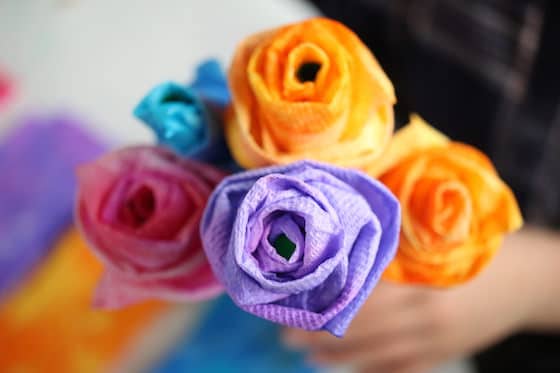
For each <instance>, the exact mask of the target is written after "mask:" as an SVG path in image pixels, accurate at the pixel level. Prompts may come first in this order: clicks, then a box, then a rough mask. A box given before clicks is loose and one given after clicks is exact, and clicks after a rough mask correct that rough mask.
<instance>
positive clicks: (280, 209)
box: [200, 161, 400, 337]
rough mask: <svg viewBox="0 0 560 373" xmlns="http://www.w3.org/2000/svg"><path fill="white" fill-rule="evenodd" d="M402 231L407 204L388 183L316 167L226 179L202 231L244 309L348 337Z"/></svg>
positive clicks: (215, 266)
mask: <svg viewBox="0 0 560 373" xmlns="http://www.w3.org/2000/svg"><path fill="white" fill-rule="evenodd" d="M399 228H400V207H399V203H398V201H397V200H396V198H395V197H394V196H393V195H392V194H391V192H390V191H389V190H388V189H387V188H385V187H384V186H383V185H382V184H381V183H379V182H378V181H376V180H373V179H371V178H370V177H369V176H367V175H365V174H363V173H361V172H359V171H356V170H351V169H343V168H339V167H334V166H330V165H326V164H321V163H317V162H310V161H301V162H297V163H293V164H290V165H287V166H281V167H270V168H262V169H258V170H253V171H248V172H242V173H238V174H236V175H233V176H229V177H227V178H225V179H224V180H223V181H222V182H221V183H220V184H219V185H218V187H217V188H216V190H215V191H214V192H213V194H212V195H211V197H210V199H209V201H208V205H207V206H206V210H205V212H204V216H203V219H202V222H201V227H200V229H201V236H202V240H203V246H204V250H205V251H206V254H207V256H208V260H209V262H210V265H211V267H212V270H213V271H214V273H215V275H216V276H217V278H218V279H219V280H220V281H221V282H222V284H223V285H224V286H225V288H226V290H227V292H228V293H229V295H230V296H231V297H232V299H233V300H234V302H235V303H236V304H237V305H238V306H240V307H241V308H242V309H244V310H246V311H248V312H250V313H253V314H255V315H257V316H260V317H263V318H265V319H268V320H271V321H274V322H277V323H280V324H284V325H288V326H292V327H297V328H303V329H306V330H320V329H324V330H327V331H329V332H331V333H332V334H334V335H336V336H339V337H340V336H342V335H343V334H344V332H345V330H346V329H347V328H348V325H349V324H350V321H351V320H352V318H353V317H354V316H355V314H356V313H357V311H358V309H359V307H360V306H361V305H362V303H363V302H364V300H365V299H366V297H367V296H368V295H369V293H370V292H371V290H372V289H373V287H374V286H375V284H376V283H377V281H378V280H379V277H380V276H381V274H382V272H383V271H384V269H385V267H386V266H387V265H388V264H389V262H390V261H391V260H392V258H393V256H394V255H395V251H396V247H397V243H398V236H399Z"/></svg>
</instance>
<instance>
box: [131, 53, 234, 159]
mask: <svg viewBox="0 0 560 373" xmlns="http://www.w3.org/2000/svg"><path fill="white" fill-rule="evenodd" d="M228 102H229V93H228V90H227V84H226V81H225V79H224V78H223V74H222V73H221V72H220V67H219V65H218V63H217V62H216V61H212V60H211V61H207V62H204V63H202V64H201V65H200V66H199V67H198V69H197V76H196V77H195V79H194V82H193V85H191V86H183V85H180V84H177V83H173V82H164V83H161V84H158V85H157V86H156V87H154V88H153V89H152V90H151V91H150V92H149V93H148V94H147V95H146V96H145V97H144V98H143V99H142V100H141V101H140V103H139V104H138V105H137V106H136V108H135V109H134V115H135V116H136V117H137V118H138V119H140V120H141V121H143V122H144V123H145V124H146V125H148V126H149V127H150V128H151V129H152V130H153V131H154V133H155V135H156V137H157V139H158V142H159V143H160V144H161V145H163V146H165V147H167V148H170V149H171V150H173V151H175V152H176V153H177V154H179V155H182V156H184V157H188V158H192V159H198V160H202V161H207V162H211V163H213V164H216V165H222V164H227V163H229V161H230V159H231V156H230V155H229V152H228V149H227V146H226V145H225V140H224V136H223V129H222V123H221V116H222V115H223V110H224V107H225V105H226V104H227V103H228Z"/></svg>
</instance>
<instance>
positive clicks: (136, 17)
mask: <svg viewBox="0 0 560 373" xmlns="http://www.w3.org/2000/svg"><path fill="white" fill-rule="evenodd" d="M317 14H318V13H317V11H316V9H314V8H313V7H311V6H310V5H308V4H307V3H305V2H304V1H301V0H252V1H249V0H199V1H196V0H158V1H155V0H0V69H3V70H6V71H8V72H9V73H10V74H11V75H12V76H13V78H14V81H15V84H16V87H17V94H16V96H15V98H14V100H13V101H12V102H11V103H9V104H8V110H7V111H4V112H2V113H0V136H1V134H2V133H3V132H4V131H5V130H6V129H7V128H9V127H10V126H12V125H13V123H14V122H15V119H16V118H18V117H20V116H22V115H24V114H27V113H30V112H37V113H49V112H58V111H68V110H70V111H71V112H73V113H76V114H77V115H78V116H79V117H81V118H84V119H86V123H87V124H86V125H87V126H88V128H89V129H91V131H93V132H94V133H96V134H97V135H99V136H101V137H104V138H106V139H108V140H110V141H111V142H114V143H118V144H127V143H138V142H147V141H151V140H152V136H151V134H150V132H149V131H148V130H147V129H146V128H145V127H143V126H142V125H140V124H139V123H138V122H137V121H136V120H135V119H134V118H133V117H132V115H131V112H132V109H133V107H134V106H135V104H136V103H137V102H138V100H139V99H140V98H141V97H142V96H143V94H144V93H146V92H147V91H148V89H149V88H151V87H152V86H153V85H154V84H156V83H158V82H161V81H163V80H177V81H185V80H187V79H189V78H190V77H191V74H192V69H193V67H194V66H195V65H196V63H197V62H199V61H200V60H202V59H203V58H207V57H216V58H218V59H219V60H220V61H222V63H223V64H224V66H227V64H228V62H229V60H230V58H231V55H232V53H233V50H234V48H235V46H236V44H237V43H238V42H239V41H240V40H241V39H242V38H244V37H245V36H247V35H249V34H251V33H254V32H257V31H260V30H263V29H266V28H270V27H273V26H277V25H281V24H285V23H288V22H293V21H297V20H300V19H304V18H308V17H310V16H314V15H317ZM179 313H180V312H179ZM173 317H175V318H176V319H178V320H179V321H177V322H178V323H184V322H185V320H184V317H181V316H177V315H175V316H173ZM173 317H171V318H170V319H171V320H173ZM167 323H169V320H168V321H167ZM171 323H173V322H172V321H171ZM172 327H173V326H172ZM162 328H163V329H166V328H169V326H168V325H167V326H165V327H162ZM152 339H153V338H152ZM163 339H165V338H163ZM160 342H161V343H168V342H166V341H160ZM160 342H158V343H160ZM142 343H146V341H144V342H142ZM150 346H152V344H151V343H148V347H150ZM148 349H149V348H148ZM133 355H134V354H133ZM139 361H140V362H141V361H143V360H142V359H140V360H137V361H136V362H134V358H132V362H131V364H132V365H130V366H129V368H130V369H126V370H130V371H134V370H135V369H137V368H139V366H138V362H139ZM133 367H135V368H133ZM464 372H469V369H468V368H467V366H466V365H465V364H463V363H460V364H457V363H453V364H451V365H449V366H446V367H444V368H442V369H440V370H438V373H464Z"/></svg>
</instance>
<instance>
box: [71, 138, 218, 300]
mask: <svg viewBox="0 0 560 373" xmlns="http://www.w3.org/2000/svg"><path fill="white" fill-rule="evenodd" d="M223 176H224V175H223V174H222V173H221V172H220V171H218V170H216V169H214V168H212V167H210V166H207V165H204V164H201V163H197V162H195V161H190V160H185V159H180V158H178V157H177V156H176V155H174V154H172V153H171V152H169V151H167V150H165V149H163V148H157V147H149V146H139V147H131V148H125V149H122V150H119V151H116V152H114V153H110V154H107V155H105V156H104V157H102V158H100V159H99V160H97V161H95V162H92V163H89V164H86V165H84V166H82V167H80V168H79V170H78V179H79V191H78V199H77V220H78V223H79V226H80V227H81V230H82V232H83V234H84V235H85V237H86V238H87V240H88V242H89V243H90V246H91V248H92V249H93V250H94V252H95V253H96V254H97V255H98V256H99V257H100V258H101V260H102V261H103V262H104V263H105V273H104V275H103V277H102V279H101V282H100V284H99V286H98V289H97V294H96V299H95V302H96V305H97V306H99V307H104V308H117V307H121V306H124V305H126V304H129V303H134V302H138V301H140V300H144V299H148V298H160V299H167V300H175V301H183V300H198V299H205V298H209V297H211V296H213V295H216V294H218V293H219V292H220V291H221V286H220V285H219V283H218V282H217V280H216V279H215V277H214V275H213V274H212V271H211V269H210V266H209V264H208V262H207V260H206V258H205V255H204V251H203V250H202V245H201V242H200V234H199V225H200V218H201V216H202V212H203V210H204V207H205V205H206V201H207V199H208V197H209V196H210V193H211V192H212V190H213V188H214V186H215V185H216V184H217V183H218V182H219V181H220V180H221V179H222V177H223Z"/></svg>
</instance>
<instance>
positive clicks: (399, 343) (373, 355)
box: [310, 337, 425, 366]
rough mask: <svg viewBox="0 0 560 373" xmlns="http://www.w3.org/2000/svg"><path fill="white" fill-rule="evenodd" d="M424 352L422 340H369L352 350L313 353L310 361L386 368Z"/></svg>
mask: <svg viewBox="0 0 560 373" xmlns="http://www.w3.org/2000/svg"><path fill="white" fill-rule="evenodd" d="M424 351H425V343H424V341H423V340H422V338H417V337H415V338H393V339H392V340H390V341H385V342H379V341H377V340H369V341H367V342H363V343H361V344H357V345H354V346H352V347H351V348H343V347H342V346H341V347H340V348H334V349H330V350H326V349H323V350H319V351H312V352H311V355H310V361H311V362H313V363H315V364H319V365H323V364H348V363H352V364H358V365H368V364H374V365H379V366H385V365H393V364H397V363H398V362H400V361H404V360H411V359H413V358H415V357H420V356H422V354H423V352H424Z"/></svg>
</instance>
